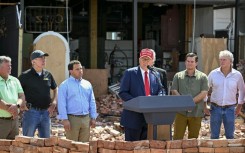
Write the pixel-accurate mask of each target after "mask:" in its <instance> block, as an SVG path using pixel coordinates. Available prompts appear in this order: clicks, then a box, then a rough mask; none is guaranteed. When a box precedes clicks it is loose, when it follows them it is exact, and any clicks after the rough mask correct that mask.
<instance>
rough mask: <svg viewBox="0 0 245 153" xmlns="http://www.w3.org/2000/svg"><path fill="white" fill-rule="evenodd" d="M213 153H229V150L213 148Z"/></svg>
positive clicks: (226, 148)
mask: <svg viewBox="0 0 245 153" xmlns="http://www.w3.org/2000/svg"><path fill="white" fill-rule="evenodd" d="M214 152H215V153H229V152H230V149H229V148H228V147H223V148H214Z"/></svg>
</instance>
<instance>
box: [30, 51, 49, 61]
mask: <svg viewBox="0 0 245 153" xmlns="http://www.w3.org/2000/svg"><path fill="white" fill-rule="evenodd" d="M42 56H49V55H48V54H47V53H44V52H43V51H41V50H35V51H33V52H32V53H31V60H34V59H35V58H39V57H42Z"/></svg>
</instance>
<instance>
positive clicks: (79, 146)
mask: <svg viewBox="0 0 245 153" xmlns="http://www.w3.org/2000/svg"><path fill="white" fill-rule="evenodd" d="M72 145H73V146H74V147H75V148H76V150H77V151H81V152H89V144H88V143H84V142H72Z"/></svg>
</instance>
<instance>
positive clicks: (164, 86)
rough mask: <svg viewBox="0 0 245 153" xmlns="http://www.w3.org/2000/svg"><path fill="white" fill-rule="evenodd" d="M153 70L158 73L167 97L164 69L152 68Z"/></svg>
mask: <svg viewBox="0 0 245 153" xmlns="http://www.w3.org/2000/svg"><path fill="white" fill-rule="evenodd" d="M153 69H155V70H156V71H157V72H159V74H160V80H161V83H162V85H163V88H164V90H165V94H166V95H168V81H167V72H166V70H164V69H161V68H158V67H154V66H153Z"/></svg>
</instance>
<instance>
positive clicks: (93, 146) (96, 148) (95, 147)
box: [89, 141, 98, 153]
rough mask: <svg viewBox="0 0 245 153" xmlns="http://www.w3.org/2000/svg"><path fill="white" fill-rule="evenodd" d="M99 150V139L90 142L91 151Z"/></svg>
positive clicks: (91, 152)
mask: <svg viewBox="0 0 245 153" xmlns="http://www.w3.org/2000/svg"><path fill="white" fill-rule="evenodd" d="M97 152H98V143H97V141H90V142H89V153H97Z"/></svg>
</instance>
